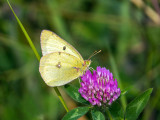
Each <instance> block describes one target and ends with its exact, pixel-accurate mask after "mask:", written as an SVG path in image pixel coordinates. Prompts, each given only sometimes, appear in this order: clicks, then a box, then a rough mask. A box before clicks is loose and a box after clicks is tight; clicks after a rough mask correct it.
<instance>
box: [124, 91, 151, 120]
mask: <svg viewBox="0 0 160 120" xmlns="http://www.w3.org/2000/svg"><path fill="white" fill-rule="evenodd" d="M151 93H152V88H150V89H148V90H146V91H145V92H144V93H142V94H141V95H139V96H138V97H136V98H135V99H134V100H133V101H131V102H130V103H129V104H128V106H127V108H126V114H125V116H126V119H127V120H136V119H137V118H138V116H139V114H140V113H141V112H142V110H143V109H144V107H145V106H146V104H147V102H148V100H149V98H150V94H151Z"/></svg>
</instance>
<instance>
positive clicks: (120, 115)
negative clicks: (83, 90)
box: [109, 102, 124, 120]
mask: <svg viewBox="0 0 160 120" xmlns="http://www.w3.org/2000/svg"><path fill="white" fill-rule="evenodd" d="M109 112H110V114H111V116H112V118H113V120H123V119H124V110H123V108H122V106H121V105H120V104H119V103H118V102H114V103H112V105H111V106H110V107H109Z"/></svg>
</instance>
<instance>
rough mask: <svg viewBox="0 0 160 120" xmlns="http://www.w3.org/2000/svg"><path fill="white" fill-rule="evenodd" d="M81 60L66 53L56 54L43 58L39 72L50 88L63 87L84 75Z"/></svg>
mask: <svg viewBox="0 0 160 120" xmlns="http://www.w3.org/2000/svg"><path fill="white" fill-rule="evenodd" d="M83 62H84V61H81V60H80V59H79V58H77V57H75V56H73V55H71V54H68V53H64V52H54V53H50V54H47V55H45V56H43V57H42V58H41V60H40V68H39V71H40V73H41V76H42V78H43V79H44V81H45V82H46V84H47V85H49V86H52V87H54V86H61V85H64V84H66V83H69V82H71V81H72V80H74V79H76V78H77V77H79V76H81V75H82V74H83V71H82V69H81V68H82V64H83Z"/></svg>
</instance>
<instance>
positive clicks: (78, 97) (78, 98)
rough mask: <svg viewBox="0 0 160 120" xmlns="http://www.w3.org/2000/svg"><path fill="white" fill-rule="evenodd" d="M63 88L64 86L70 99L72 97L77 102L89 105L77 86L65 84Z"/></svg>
mask: <svg viewBox="0 0 160 120" xmlns="http://www.w3.org/2000/svg"><path fill="white" fill-rule="evenodd" d="M64 88H65V90H66V92H67V94H68V95H69V96H70V97H71V98H72V99H74V100H75V101H77V102H80V103H83V104H87V105H89V102H88V101H86V100H85V99H84V98H83V97H82V96H81V94H80V93H79V92H78V88H77V87H73V86H71V85H65V86H64Z"/></svg>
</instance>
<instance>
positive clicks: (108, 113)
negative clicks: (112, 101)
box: [106, 109, 113, 120]
mask: <svg viewBox="0 0 160 120" xmlns="http://www.w3.org/2000/svg"><path fill="white" fill-rule="evenodd" d="M106 113H107V115H108V117H109V119H110V120H113V119H112V116H111V114H110V112H109V110H108V109H106Z"/></svg>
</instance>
